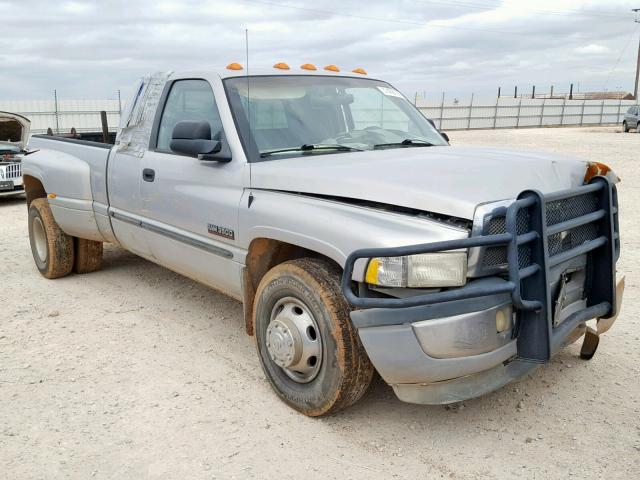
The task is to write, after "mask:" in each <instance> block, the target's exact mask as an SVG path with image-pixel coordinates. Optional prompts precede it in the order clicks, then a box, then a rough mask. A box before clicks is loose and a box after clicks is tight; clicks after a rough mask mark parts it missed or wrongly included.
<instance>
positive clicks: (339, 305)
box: [24, 63, 624, 416]
mask: <svg viewBox="0 0 640 480" xmlns="http://www.w3.org/2000/svg"><path fill="white" fill-rule="evenodd" d="M134 92H135V93H134V96H133V99H132V101H131V102H130V103H129V104H128V107H127V109H126V111H125V112H124V113H123V115H122V119H121V124H120V129H119V132H118V136H117V140H116V145H115V146H110V145H106V144H99V143H93V142H83V141H75V140H68V139H64V140H60V139H55V138H51V137H42V136H34V137H32V139H31V142H30V146H31V147H32V148H38V149H39V151H38V152H36V153H34V154H32V155H29V157H27V159H26V160H25V165H24V168H25V172H24V173H25V185H26V191H27V202H28V204H29V226H30V241H31V247H32V252H33V254H34V259H35V262H36V265H37V267H38V269H39V270H40V272H41V273H42V274H43V275H44V276H46V277H48V278H57V277H60V276H64V275H67V274H70V273H72V272H76V273H89V272H92V271H95V270H97V269H98V268H99V265H100V258H101V255H102V244H103V243H104V242H110V243H113V244H116V245H119V246H120V247H122V248H125V249H127V250H129V251H131V252H134V253H136V254H138V255H140V256H142V257H144V258H146V259H148V260H150V261H152V262H155V263H158V264H160V265H163V266H165V267H167V268H170V269H172V270H174V271H176V272H178V273H181V274H183V275H185V276H188V277H190V278H192V279H195V280H197V281H200V282H202V283H204V284H206V285H209V286H211V287H212V288H215V289H217V290H220V291H222V292H224V293H226V294H227V295H229V296H231V297H234V298H236V299H238V300H240V301H242V302H243V304H244V317H245V327H246V331H247V333H248V334H249V335H253V336H255V339H256V346H257V353H258V357H259V359H260V363H261V365H262V367H263V370H264V372H265V375H266V377H267V379H268V380H269V382H270V383H271V385H272V386H273V388H274V390H275V391H276V393H277V394H278V395H279V396H280V398H282V399H283V400H284V401H285V402H286V403H287V404H289V405H291V406H292V407H293V408H295V409H297V410H299V411H301V412H303V413H305V414H307V415H311V416H318V415H324V414H328V413H331V412H335V411H337V410H339V409H341V408H345V407H347V406H349V405H351V404H352V403H354V402H355V401H357V399H359V398H360V397H361V396H362V395H363V393H364V392H365V391H366V389H367V387H368V385H369V383H370V381H371V378H372V375H373V371H374V369H375V370H377V371H378V372H379V374H380V375H381V376H382V378H383V379H384V380H385V381H386V382H387V383H388V384H389V385H391V386H392V387H393V389H394V391H395V393H396V394H397V395H398V397H399V398H401V399H402V400H405V401H408V402H413V403H423V404H445V403H451V402H455V401H460V400H464V399H466V398H472V397H475V396H478V395H482V394H484V393H486V392H489V391H492V390H495V389H496V388H499V387H501V386H503V385H505V384H506V383H508V382H510V381H512V380H513V379H516V378H520V377H521V376H523V375H524V374H526V373H527V372H529V371H531V370H532V369H533V368H535V367H537V366H539V365H541V364H544V363H545V362H547V361H548V360H549V359H550V358H551V356H552V355H553V354H555V353H557V352H558V351H559V350H560V349H562V348H563V347H564V346H566V345H568V344H569V343H571V342H573V341H576V340H578V339H579V338H581V337H584V339H585V340H584V344H583V352H582V353H583V357H584V358H588V357H590V356H592V355H593V353H595V348H596V346H597V344H598V339H599V334H601V333H604V332H605V331H606V330H607V329H608V328H609V327H610V326H611V324H612V323H613V321H614V320H615V318H616V316H617V313H618V311H619V308H620V301H621V297H622V289H623V287H624V283H623V282H622V281H617V278H616V270H615V265H616V261H617V259H618V256H619V253H620V241H619V239H620V237H619V229H618V206H617V191H616V183H617V182H618V178H617V176H616V175H615V173H614V172H612V171H611V170H610V169H609V167H607V166H606V165H605V164H599V163H598V164H595V163H589V162H585V161H582V160H578V159H571V158H563V157H560V156H556V155H550V154H544V153H538V152H515V151H502V150H498V149H483V148H472V147H466V148H463V147H456V146H452V145H450V144H449V142H448V141H447V138H446V137H445V136H444V135H442V134H441V132H439V131H438V130H437V129H436V128H435V127H434V126H433V124H432V123H431V122H430V121H429V120H428V119H427V118H425V117H424V116H423V115H422V113H421V112H420V111H419V110H418V109H416V108H415V107H414V106H413V105H412V104H411V103H410V102H409V101H408V100H407V99H406V98H405V97H404V95H402V94H401V93H400V92H399V91H398V90H396V89H395V88H394V87H393V86H391V85H390V84H389V83H387V82H385V81H383V80H378V79H374V78H371V77H369V76H368V75H367V74H366V72H365V71H364V70H362V69H354V70H353V71H347V72H341V71H340V69H339V68H338V67H336V66H334V65H328V66H326V67H324V68H322V69H321V68H318V67H316V66H315V65H311V64H304V65H302V66H301V67H300V68H299V69H292V68H290V67H289V65H287V64H284V63H278V64H276V65H274V68H273V69H267V70H263V71H256V72H254V71H252V72H251V73H250V74H249V73H248V72H247V71H246V70H244V69H243V67H242V66H241V65H239V64H236V63H233V64H230V65H229V66H228V67H227V68H226V69H225V70H223V71H221V72H184V73H158V74H154V75H150V76H148V77H145V78H143V79H142V80H141V81H140V82H139V83H138V85H137V86H136V88H135V90H134ZM589 320H594V322H595V328H592V327H589V326H587V321H589Z"/></svg>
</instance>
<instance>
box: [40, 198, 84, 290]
mask: <svg viewBox="0 0 640 480" xmlns="http://www.w3.org/2000/svg"><path fill="white" fill-rule="evenodd" d="M29 243H30V244H31V253H32V254H33V259H34V261H35V263H36V267H38V270H39V271H40V273H41V274H42V275H43V276H44V277H46V278H51V279H53V278H60V277H64V276H65V275H69V273H71V270H72V269H73V259H74V251H73V237H71V236H70V235H67V234H66V233H64V232H63V231H62V230H61V229H60V227H59V226H58V224H57V223H56V221H55V219H54V218H53V214H52V213H51V208H49V203H48V202H47V199H46V198H37V199H35V200H34V201H33V202H31V205H30V206H29Z"/></svg>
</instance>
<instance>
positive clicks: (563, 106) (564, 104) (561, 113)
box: [560, 97, 567, 126]
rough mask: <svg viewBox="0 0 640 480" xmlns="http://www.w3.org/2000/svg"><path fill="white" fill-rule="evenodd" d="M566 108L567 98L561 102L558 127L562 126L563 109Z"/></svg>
mask: <svg viewBox="0 0 640 480" xmlns="http://www.w3.org/2000/svg"><path fill="white" fill-rule="evenodd" d="M566 106H567V97H564V100H563V101H562V110H560V126H563V125H564V109H565V107H566Z"/></svg>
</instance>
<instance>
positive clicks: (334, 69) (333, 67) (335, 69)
mask: <svg viewBox="0 0 640 480" xmlns="http://www.w3.org/2000/svg"><path fill="white" fill-rule="evenodd" d="M324 69H325V70H329V71H330V72H339V71H340V69H339V68H338V67H336V66H335V65H327V66H326V67H324Z"/></svg>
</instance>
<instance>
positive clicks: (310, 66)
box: [300, 63, 317, 70]
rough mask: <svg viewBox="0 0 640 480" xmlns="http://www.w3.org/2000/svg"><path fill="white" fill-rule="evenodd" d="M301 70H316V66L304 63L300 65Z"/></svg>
mask: <svg viewBox="0 0 640 480" xmlns="http://www.w3.org/2000/svg"><path fill="white" fill-rule="evenodd" d="M300 68H301V69H302V70H317V68H316V66H315V65H314V64H313V63H305V64H304V65H300Z"/></svg>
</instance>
